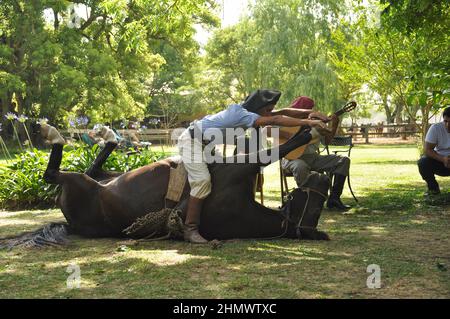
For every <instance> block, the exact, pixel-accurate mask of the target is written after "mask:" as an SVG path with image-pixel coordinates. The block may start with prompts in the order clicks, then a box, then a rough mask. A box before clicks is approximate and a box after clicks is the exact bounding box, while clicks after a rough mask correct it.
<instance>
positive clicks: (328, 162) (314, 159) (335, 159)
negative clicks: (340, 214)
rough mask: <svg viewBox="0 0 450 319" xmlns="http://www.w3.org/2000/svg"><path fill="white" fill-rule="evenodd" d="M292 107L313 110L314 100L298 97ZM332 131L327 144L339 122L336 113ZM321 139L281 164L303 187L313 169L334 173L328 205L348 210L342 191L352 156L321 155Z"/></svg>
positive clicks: (326, 142) (332, 207)
mask: <svg viewBox="0 0 450 319" xmlns="http://www.w3.org/2000/svg"><path fill="white" fill-rule="evenodd" d="M290 108H295V109H306V110H312V109H313V108H314V100H312V99H311V98H309V97H307V96H300V97H298V98H296V99H295V100H294V101H293V102H292V103H291V105H290ZM331 124H332V126H331V133H330V134H329V135H327V136H325V137H324V138H323V139H322V142H323V143H324V144H325V145H328V144H329V143H330V141H331V140H332V139H333V137H334V135H335V134H336V130H337V128H338V124H339V118H338V117H337V116H336V115H333V116H332V117H331ZM320 143H321V141H318V142H317V143H314V144H309V145H308V146H307V147H306V149H305V152H304V153H303V155H301V156H300V157H299V158H298V159H295V160H288V159H285V158H283V160H282V162H281V165H282V168H283V169H284V170H287V171H288V172H290V173H292V175H294V178H295V181H296V183H297V185H298V187H301V186H302V185H303V184H304V183H305V182H306V180H307V179H308V177H309V175H310V174H311V171H319V172H322V171H325V172H328V173H331V174H332V177H333V186H332V187H331V193H330V197H329V198H328V201H327V207H328V208H330V209H337V210H341V211H346V210H348V209H350V206H347V205H344V203H342V201H341V195H342V191H343V189H344V185H345V179H346V178H347V176H348V175H349V170H350V158H348V157H346V156H339V155H334V154H330V155H320V154H319V148H320Z"/></svg>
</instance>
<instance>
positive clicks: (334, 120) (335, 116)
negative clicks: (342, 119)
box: [330, 114, 339, 124]
mask: <svg viewBox="0 0 450 319" xmlns="http://www.w3.org/2000/svg"><path fill="white" fill-rule="evenodd" d="M330 119H331V123H333V124H334V123H339V116H337V115H336V114H333V115H331V117H330Z"/></svg>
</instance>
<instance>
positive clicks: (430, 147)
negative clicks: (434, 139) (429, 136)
mask: <svg viewBox="0 0 450 319" xmlns="http://www.w3.org/2000/svg"><path fill="white" fill-rule="evenodd" d="M436 145H437V144H433V143H429V142H425V146H424V151H425V155H426V156H427V157H430V158H433V159H435V160H437V161H439V162H442V163H444V166H445V167H449V164H450V163H449V162H450V161H449V158H448V157H447V156H442V155H439V154H438V153H437V152H436V151H435V150H434V148H435V147H436Z"/></svg>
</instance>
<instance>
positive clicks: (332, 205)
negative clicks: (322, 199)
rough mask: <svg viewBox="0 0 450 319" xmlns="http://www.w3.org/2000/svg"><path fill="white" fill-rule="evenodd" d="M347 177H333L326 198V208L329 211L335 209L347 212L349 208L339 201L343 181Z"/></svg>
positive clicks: (336, 175)
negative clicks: (328, 195)
mask: <svg viewBox="0 0 450 319" xmlns="http://www.w3.org/2000/svg"><path fill="white" fill-rule="evenodd" d="M346 178H347V176H345V175H339V174H335V175H334V182H333V187H332V188H331V194H330V198H328V202H327V207H328V208H329V209H337V210H340V211H347V210H349V209H350V208H351V207H350V206H348V205H345V204H344V203H343V202H342V201H341V195H342V190H343V189H344V184H345V179H346Z"/></svg>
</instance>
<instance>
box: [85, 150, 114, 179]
mask: <svg viewBox="0 0 450 319" xmlns="http://www.w3.org/2000/svg"><path fill="white" fill-rule="evenodd" d="M116 147H117V143H116V142H107V143H106V144H105V147H104V148H103V149H102V150H101V151H100V153H99V154H98V155H97V157H96V158H95V160H94V162H93V163H92V165H91V167H89V169H88V170H87V171H86V172H85V174H86V175H88V176H89V177H92V178H94V177H98V176H99V175H101V174H102V173H103V171H102V166H103V164H105V162H106V160H107V159H108V157H109V155H111V153H112V152H113V151H114V149H115V148H116Z"/></svg>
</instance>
